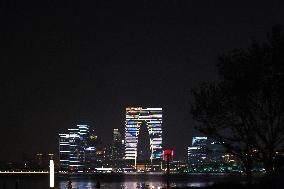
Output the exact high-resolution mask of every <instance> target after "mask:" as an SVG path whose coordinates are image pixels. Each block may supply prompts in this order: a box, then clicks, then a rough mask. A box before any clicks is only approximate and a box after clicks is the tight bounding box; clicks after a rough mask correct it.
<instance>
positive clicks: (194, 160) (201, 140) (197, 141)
mask: <svg viewBox="0 0 284 189" xmlns="http://www.w3.org/2000/svg"><path fill="white" fill-rule="evenodd" d="M207 142H208V141H207V137H193V138H192V143H191V146H190V147H188V148H187V155H188V163H189V164H191V165H197V164H202V163H204V162H205V161H206V158H207V152H208V145H207Z"/></svg>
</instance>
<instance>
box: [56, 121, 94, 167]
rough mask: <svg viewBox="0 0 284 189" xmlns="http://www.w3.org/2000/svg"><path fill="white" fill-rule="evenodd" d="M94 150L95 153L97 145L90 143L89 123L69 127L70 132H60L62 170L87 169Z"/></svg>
mask: <svg viewBox="0 0 284 189" xmlns="http://www.w3.org/2000/svg"><path fill="white" fill-rule="evenodd" d="M92 152H93V154H95V147H94V146H91V145H90V134H89V126H88V125H77V128H76V129H68V134H59V160H60V166H61V169H62V170H66V171H67V170H68V171H81V170H85V169H86V162H88V157H89V155H90V153H92Z"/></svg>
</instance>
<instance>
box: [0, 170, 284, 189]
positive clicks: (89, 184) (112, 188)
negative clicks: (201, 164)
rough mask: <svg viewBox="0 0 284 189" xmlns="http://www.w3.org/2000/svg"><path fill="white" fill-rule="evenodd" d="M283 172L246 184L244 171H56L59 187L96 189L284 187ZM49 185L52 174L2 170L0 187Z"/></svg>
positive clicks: (27, 188) (43, 188) (25, 188)
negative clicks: (168, 176)
mask: <svg viewBox="0 0 284 189" xmlns="http://www.w3.org/2000/svg"><path fill="white" fill-rule="evenodd" d="M283 179H284V177H282V176H281V175H274V176H271V177H268V178H265V177H263V176H260V175H255V177H254V179H253V180H252V184H250V185H248V184H246V182H247V179H246V177H245V176H244V175H241V174H186V175H184V174H178V175H171V177H170V178H169V179H167V177H166V175H157V174H130V175H123V174H78V175H67V174H66V175H56V179H55V186H56V188H57V189H65V188H67V183H68V181H69V180H70V181H72V188H75V189H95V186H96V183H97V182H100V183H101V189H106V188H108V189H137V188H141V189H142V188H143V189H144V188H153V189H157V188H166V183H167V180H168V181H169V183H170V188H176V189H178V188H180V189H181V188H184V189H185V188H190V189H192V188H201V189H284V185H283ZM1 188H3V189H48V188H49V175H48V174H41V175H28V174H21V175H16V174H14V175H3V174H0V189H1Z"/></svg>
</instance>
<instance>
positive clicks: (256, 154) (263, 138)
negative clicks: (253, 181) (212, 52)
mask: <svg viewBox="0 0 284 189" xmlns="http://www.w3.org/2000/svg"><path fill="white" fill-rule="evenodd" d="M217 69H218V74H219V76H220V80H219V81H218V82H207V83H203V84H202V85H201V86H199V87H196V88H193V89H192V90H191V92H192V93H191V94H192V95H191V99H190V104H191V114H192V116H193V119H195V120H196V121H197V122H198V125H197V126H196V128H197V129H198V130H199V131H201V132H202V133H204V134H206V135H207V136H210V137H212V138H214V139H216V140H218V141H222V142H224V145H225V147H227V149H228V151H229V152H231V153H232V154H234V155H235V156H237V157H239V158H240V159H241V160H242V161H243V163H244V165H245V167H246V170H247V173H248V174H250V173H251V172H250V171H251V165H252V162H253V160H258V161H261V162H263V164H264V166H265V168H266V171H267V173H271V172H272V171H273V170H274V168H275V165H276V164H275V161H274V158H275V154H276V151H277V150H279V149H281V148H283V141H284V33H283V31H282V27H281V26H275V27H273V29H272V32H271V34H270V35H268V40H267V41H266V42H264V43H258V42H256V41H252V43H251V45H250V47H249V48H247V49H236V50H233V51H231V52H228V53H226V54H224V55H222V56H220V57H219V61H218V64H217Z"/></svg>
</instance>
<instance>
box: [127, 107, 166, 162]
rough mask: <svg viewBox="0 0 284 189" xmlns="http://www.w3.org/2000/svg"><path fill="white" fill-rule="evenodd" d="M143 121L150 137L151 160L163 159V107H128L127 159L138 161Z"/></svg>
mask: <svg viewBox="0 0 284 189" xmlns="http://www.w3.org/2000/svg"><path fill="white" fill-rule="evenodd" d="M142 123H145V124H146V126H147V130H148V133H149V138H150V152H151V156H150V159H151V160H156V159H162V108H141V107H130V108H126V121H125V159H126V160H134V161H135V163H136V161H137V144H138V140H139V131H140V126H141V124H142Z"/></svg>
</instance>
